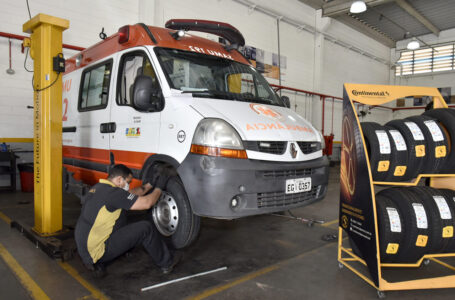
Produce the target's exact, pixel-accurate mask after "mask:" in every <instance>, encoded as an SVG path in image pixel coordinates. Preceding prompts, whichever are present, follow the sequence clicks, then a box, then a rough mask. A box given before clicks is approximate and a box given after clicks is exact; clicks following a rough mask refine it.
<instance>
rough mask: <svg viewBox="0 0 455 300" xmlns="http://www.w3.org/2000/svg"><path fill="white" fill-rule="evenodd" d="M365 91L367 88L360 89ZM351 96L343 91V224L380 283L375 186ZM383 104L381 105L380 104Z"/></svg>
mask: <svg viewBox="0 0 455 300" xmlns="http://www.w3.org/2000/svg"><path fill="white" fill-rule="evenodd" d="M360 90H361V91H363V90H364V89H360ZM350 95H352V92H351V93H349V92H348V91H347V90H346V85H345V88H344V91H343V121H342V126H343V127H342V148H341V167H340V184H341V186H340V212H339V216H340V224H339V225H340V226H341V227H342V228H343V229H344V230H345V232H346V233H347V235H348V237H349V241H350V244H351V246H352V249H353V251H354V253H355V254H356V255H357V256H360V257H361V258H362V259H364V260H365V262H366V263H367V266H368V269H369V271H370V274H371V277H372V279H373V281H374V283H375V284H376V285H378V259H377V256H376V253H377V252H378V251H377V250H378V249H377V245H376V240H377V239H376V235H375V232H376V230H375V227H374V226H375V220H374V218H375V213H374V211H373V206H372V201H371V199H372V197H374V195H373V189H372V185H371V182H372V181H371V174H370V171H369V168H368V160H367V157H366V154H365V148H364V141H363V136H362V134H361V128H360V124H359V121H358V119H357V113H356V112H355V111H354V107H353V103H352V102H351V101H350ZM378 105H379V104H378Z"/></svg>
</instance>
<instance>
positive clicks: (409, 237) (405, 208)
mask: <svg viewBox="0 0 455 300" xmlns="http://www.w3.org/2000/svg"><path fill="white" fill-rule="evenodd" d="M378 195H380V196H384V197H387V198H389V199H392V200H393V201H394V202H395V204H396V206H397V207H398V211H399V213H400V215H401V216H403V224H404V228H405V230H406V231H405V232H404V238H403V240H402V242H401V245H402V247H401V249H400V251H399V253H398V255H397V257H396V259H395V262H400V263H416V262H417V261H418V260H419V259H420V258H422V256H423V255H425V254H426V253H427V252H428V249H431V246H432V245H431V240H430V239H429V235H430V230H429V222H428V217H427V215H428V214H427V213H426V210H425V206H424V205H423V202H422V200H421V199H419V197H415V196H414V194H413V193H411V192H409V191H408V188H402V187H397V188H389V189H385V190H382V191H380V192H379V193H378ZM417 215H418V216H419V219H418V217H417ZM418 220H419V222H417V221H418ZM425 225H426V226H425Z"/></svg>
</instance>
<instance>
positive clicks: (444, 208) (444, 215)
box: [433, 196, 452, 220]
mask: <svg viewBox="0 0 455 300" xmlns="http://www.w3.org/2000/svg"><path fill="white" fill-rule="evenodd" d="M433 199H434V202H436V204H437V205H438V209H439V214H440V215H441V219H443V220H451V219H452V213H451V212H450V208H449V205H448V204H447V201H446V199H445V198H444V197H442V196H433Z"/></svg>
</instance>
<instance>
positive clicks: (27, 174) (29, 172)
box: [17, 163, 35, 193]
mask: <svg viewBox="0 0 455 300" xmlns="http://www.w3.org/2000/svg"><path fill="white" fill-rule="evenodd" d="M17 167H18V168H19V173H20V177H21V191H22V192H25V193H32V192H34V190H35V181H34V176H33V175H34V171H33V163H28V164H18V165H17Z"/></svg>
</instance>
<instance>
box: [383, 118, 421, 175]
mask: <svg viewBox="0 0 455 300" xmlns="http://www.w3.org/2000/svg"><path fill="white" fill-rule="evenodd" d="M406 123H411V125H412V126H417V128H418V130H420V128H419V127H418V125H417V124H415V123H414V122H410V121H409V120H393V121H390V122H388V123H387V124H385V126H390V127H392V128H395V129H396V130H398V131H399V132H400V133H401V135H402V136H403V138H404V140H405V141H406V147H407V149H408V167H407V168H406V173H405V174H404V175H403V176H402V178H401V180H402V181H408V180H411V179H413V178H416V177H417V176H418V174H419V173H420V170H421V168H422V165H423V163H424V160H425V157H424V156H421V154H422V153H421V151H419V150H420V149H422V148H425V147H426V144H425V137H424V136H423V133H422V132H421V131H420V135H417V136H416V138H415V137H414V135H413V133H412V132H411V129H410V128H409V126H408V124H406ZM420 136H421V138H422V139H420Z"/></svg>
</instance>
